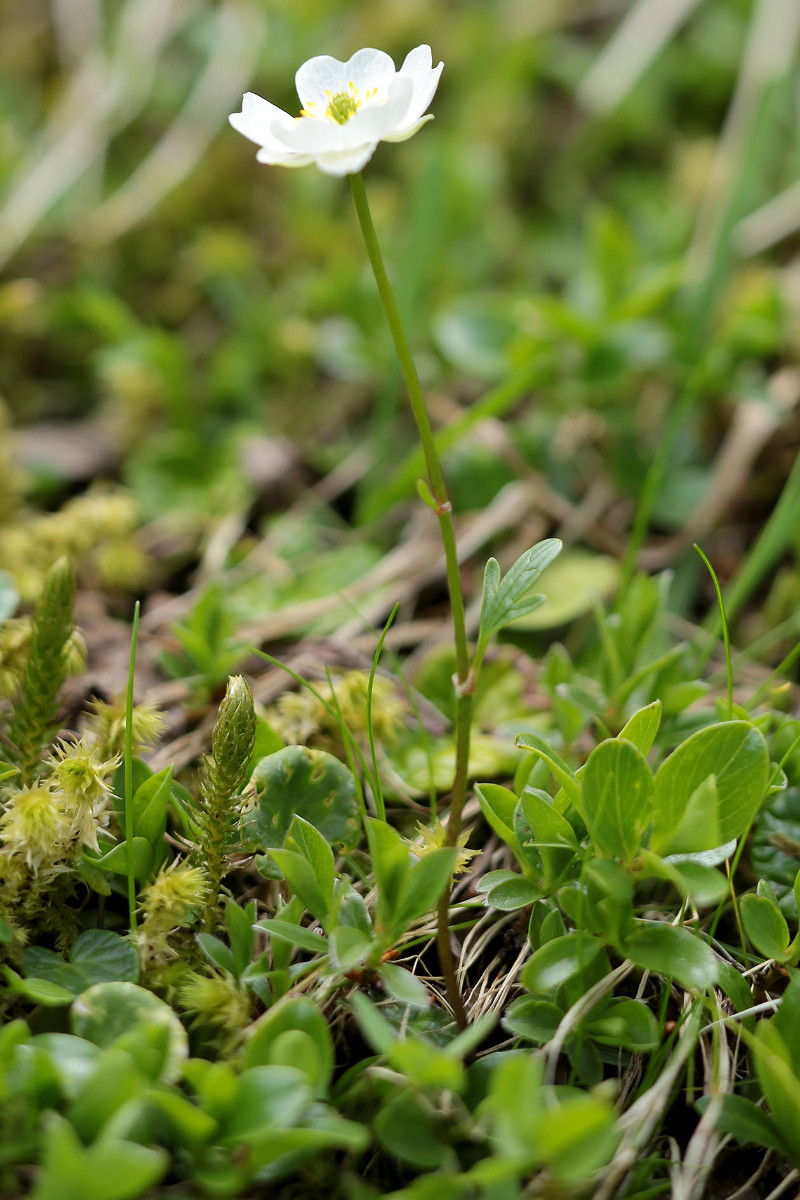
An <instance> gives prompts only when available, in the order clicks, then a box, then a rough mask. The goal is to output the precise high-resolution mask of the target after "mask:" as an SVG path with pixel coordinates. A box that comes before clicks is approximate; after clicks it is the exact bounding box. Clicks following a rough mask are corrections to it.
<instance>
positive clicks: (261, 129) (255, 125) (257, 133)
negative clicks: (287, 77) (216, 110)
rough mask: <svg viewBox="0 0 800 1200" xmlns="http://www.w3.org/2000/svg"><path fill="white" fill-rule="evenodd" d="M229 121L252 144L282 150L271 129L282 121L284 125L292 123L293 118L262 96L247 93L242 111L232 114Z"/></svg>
mask: <svg viewBox="0 0 800 1200" xmlns="http://www.w3.org/2000/svg"><path fill="white" fill-rule="evenodd" d="M228 120H229V121H230V123H231V125H232V126H233V128H234V129H236V130H237V131H238V132H239V133H243V134H244V136H245V137H246V138H249V139H250V141H251V142H255V143H256V144H257V145H258V146H270V147H272V148H273V149H275V150H280V149H285V147H282V145H281V143H280V142H276V140H275V138H274V136H273V134H272V133H271V132H270V127H271V125H272V124H273V122H275V121H281V122H283V123H284V124H287V123H291V121H292V117H290V116H289V114H288V113H285V112H284V111H283V109H282V108H278V107H277V106H276V105H275V104H270V102H269V100H262V98H261V96H257V95H256V94H255V92H245V94H244V96H243V97H242V111H241V112H238V113H231V115H230V116H229V117H228Z"/></svg>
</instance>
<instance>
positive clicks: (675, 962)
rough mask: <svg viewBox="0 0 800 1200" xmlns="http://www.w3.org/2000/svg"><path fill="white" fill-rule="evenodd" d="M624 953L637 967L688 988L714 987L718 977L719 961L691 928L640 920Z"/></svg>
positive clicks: (628, 938) (627, 939)
mask: <svg viewBox="0 0 800 1200" xmlns="http://www.w3.org/2000/svg"><path fill="white" fill-rule="evenodd" d="M622 949H623V951H624V953H625V955H626V957H627V958H630V959H632V960H633V962H635V963H636V965H637V967H642V968H643V969H644V970H647V971H658V972H659V974H661V975H666V976H669V977H671V978H673V979H676V980H677V981H678V983H680V984H681V985H682V986H683V987H685V988H692V989H695V988H696V989H698V990H700V991H705V989H707V988H710V987H713V986H714V984H715V983H716V982H717V979H718V977H719V972H718V970H717V959H716V956H715V955H714V952H713V951H712V950H711V949H710V947H708V946H707V945H706V944H705V942H703V941H701V940H700V939H699V938H697V937H695V936H694V935H693V934H691V933H690V932H689V930H688V929H679V928H678V927H676V926H675V925H663V924H661V923H659V922H657V921H637V922H636V929H635V930H634V932H633V933H632V934H631V935H630V936H629V937H627V938H626V939H625V943H624V946H623V948H622Z"/></svg>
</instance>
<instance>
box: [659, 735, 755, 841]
mask: <svg viewBox="0 0 800 1200" xmlns="http://www.w3.org/2000/svg"><path fill="white" fill-rule="evenodd" d="M712 776H713V777H714V779H715V784H716V792H717V800H716V804H715V812H709V811H708V809H706V827H707V828H708V829H710V830H711V832H710V834H709V836H708V838H707V839H706V840H705V841H704V844H702V845H698V844H693V845H689V844H687V843H686V841H685V839H682V840H681V841H680V842H679V843H678V844H675V841H676V838H675V834H676V831H678V829H679V827H680V826H681V822H682V820H683V818H684V815H685V814H686V811H687V808H688V807H689V804H690V800H691V799H692V797H693V796H694V794H695V793H696V792H697V791H698V789H699V788H701V787H702V786H703V785H707V784H708V781H709V779H710V778H711V777H712ZM768 776H769V755H768V752H767V745H766V742H765V741H764V737H763V734H762V733H761V732H760V730H759V729H757V728H756V727H755V726H754V725H751V724H749V723H748V722H747V721H726V722H723V723H721V724H718V725H710V726H709V727H708V728H706V729H701V730H700V731H699V732H698V733H695V734H693V735H692V737H690V738H688V739H687V741H685V742H683V743H682V744H681V745H680V746H679V747H678V749H677V750H675V751H674V752H673V753H672V754H671V755H670V756H669V758H667V759H666V760H665V761H664V762H663V763H662V765H661V767H660V768H659V770H658V772H657V774H656V780H655V811H654V833H653V849H654V850H656V851H657V852H658V853H661V854H665V853H675V852H679V851H686V850H688V851H691V850H706V849H711V848H712V847H713V846H715V845H720V844H721V843H722V842H727V841H730V840H731V839H733V838H736V837H739V835H740V834H742V833H743V832H744V830H745V829H746V828H747V827H748V825H749V824H750V822H751V820H752V819H753V817H754V816H755V814H756V813H757V812H758V809H759V807H760V805H761V803H762V801H763V799H764V795H765V793H766V790H767V782H768ZM708 798H709V797H708V794H706V795H705V796H704V804H705V803H706V801H707V800H708ZM714 817H716V822H717V824H716V825H714V821H713V818H714ZM712 826H713V827H712ZM693 832H694V831H693Z"/></svg>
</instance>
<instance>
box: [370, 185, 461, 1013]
mask: <svg viewBox="0 0 800 1200" xmlns="http://www.w3.org/2000/svg"><path fill="white" fill-rule="evenodd" d="M350 188H351V190H352V193H353V202H354V204H355V207H356V214H357V216H358V221H359V224H360V226H361V232H362V234H363V236H364V244H365V246H366V248H367V255H368V256H369V261H370V264H371V266H372V272H373V275H374V276H375V283H376V284H377V288H378V294H379V295H380V298H381V303H382V304H383V308H384V312H385V313H386V319H387V321H388V322H389V329H390V331H391V334H392V340H393V341H394V347H395V350H396V351H397V357H398V359H399V361H400V369H401V371H402V372H403V379H404V380H405V384H406V390H407V391H408V398H409V401H410V403H411V411H412V413H413V416H414V422H415V424H416V426H417V432H418V433H419V439H420V442H421V444H422V452H423V454H424V456H425V469H426V471H427V475H428V486H429V488H430V492H431V496H432V497H433V500H434V512H435V513H436V516H437V517H438V520H439V532H440V534H441V538H442V546H443V548H444V558H445V566H446V570H447V587H448V591H449V593H450V608H451V611H452V614H453V633H454V637H455V646H456V675H455V680H454V682H455V688H456V769H455V778H454V780H453V794H452V799H451V805H450V818H449V820H448V822H447V835H446V840H445V845H447V846H455V845H456V842H457V841H458V835H459V833H460V831H461V813H462V810H463V808H464V801H465V799H466V795H467V780H468V774H469V746H470V734H471V726H472V692H473V691H474V686H475V684H474V678H473V675H472V671H471V661H470V652H469V643H468V641H467V627H466V621H465V617H464V593H463V591H462V588H461V574H460V572H459V568H458V553H457V550H456V536H455V530H454V528H453V514H452V505H451V503H450V498H449V496H448V494H447V486H446V484H445V479H444V472H443V471H442V464H441V462H440V460H439V453H438V451H437V449H436V442H435V439H434V436H433V430H432V429H431V423H430V418H429V417H428V410H427V408H426V407H425V398H424V396H423V394H422V388H421V387H420V382H419V377H418V375H417V368H416V367H415V365H414V359H413V357H412V355H411V350H410V348H409V345H408V339H407V338H406V334H405V330H404V329H403V322H402V320H401V318H400V311H399V309H398V307H397V301H396V300H395V297H394V292H393V291H392V285H391V284H390V283H389V277H388V275H387V274H386V267H385V266H384V263H383V255H382V254H381V248H380V246H379V244H378V238H377V235H376V233H375V226H374V224H373V222H372V214H371V213H370V210H369V202H368V201H367V193H366V191H365V189H364V179H363V177H362V175H361V173H360V172H359V173H357V174H353V175H351V176H350ZM448 908H449V893H445V894H444V895H443V896H442V897H441V899H440V901H439V908H438V915H439V931H438V935H437V944H438V947H439V958H440V966H441V969H442V974H443V975H444V978H445V985H446V987H447V995H448V999H449V1001H450V1007H451V1008H452V1010H453V1014H454V1016H455V1017H456V1020H457V1022H458V1024H459V1026H460V1027H461V1028H462V1029H463V1028H464V1027H465V1025H466V1023H467V1022H466V1014H465V1013H464V1007H463V1005H462V1003H461V997H460V995H459V992H458V983H457V980H456V973H455V966H454V963H453V956H452V952H451V950H450V940H449V939H450V929H449V923H448Z"/></svg>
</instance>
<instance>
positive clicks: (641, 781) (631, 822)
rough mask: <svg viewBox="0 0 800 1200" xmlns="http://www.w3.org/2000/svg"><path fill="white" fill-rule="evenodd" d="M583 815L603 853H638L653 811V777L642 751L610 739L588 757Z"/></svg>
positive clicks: (627, 858) (583, 780) (628, 855)
mask: <svg viewBox="0 0 800 1200" xmlns="http://www.w3.org/2000/svg"><path fill="white" fill-rule="evenodd" d="M581 788H582V792H583V815H584V817H585V819H586V824H587V825H588V827H589V832H590V833H591V835H592V839H593V840H594V842H595V843H596V844H597V846H598V847H599V848H600V850H601V852H602V853H603V854H608V855H612V856H615V857H617V858H621V859H624V860H625V861H626V862H627V861H630V859H631V858H633V856H634V855H635V854H636V852H637V850H638V849H639V846H640V845H641V842H642V836H643V834H644V832H645V831H646V829H647V828H648V826H649V824H650V821H651V818H652V812H653V776H652V774H651V772H650V768H649V767H648V765H647V762H646V760H645V758H644V755H643V754H642V752H641V750H639V749H637V747H636V746H635V745H634V744H633V743H632V742H629V741H625V740H617V739H608V740H607V741H604V742H601V743H600V745H599V746H596V747H595V749H594V750H593V751H592V753H591V754H590V755H589V757H588V759H587V761H586V766H585V767H584V769H583V772H582V774H581Z"/></svg>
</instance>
